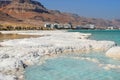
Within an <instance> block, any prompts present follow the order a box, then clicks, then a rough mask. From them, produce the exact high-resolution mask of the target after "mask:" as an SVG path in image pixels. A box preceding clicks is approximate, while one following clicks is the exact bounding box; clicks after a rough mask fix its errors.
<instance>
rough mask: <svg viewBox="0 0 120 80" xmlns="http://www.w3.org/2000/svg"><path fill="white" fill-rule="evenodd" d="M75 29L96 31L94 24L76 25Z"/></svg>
mask: <svg viewBox="0 0 120 80" xmlns="http://www.w3.org/2000/svg"><path fill="white" fill-rule="evenodd" d="M76 29H96V26H95V25H94V24H86V25H78V26H76Z"/></svg>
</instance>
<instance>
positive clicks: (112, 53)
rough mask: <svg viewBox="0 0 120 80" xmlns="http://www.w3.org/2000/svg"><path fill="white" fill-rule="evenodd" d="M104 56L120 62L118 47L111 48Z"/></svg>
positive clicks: (119, 48)
mask: <svg viewBox="0 0 120 80" xmlns="http://www.w3.org/2000/svg"><path fill="white" fill-rule="evenodd" d="M106 56H108V57H110V58H113V59H119V60H120V47H113V48H111V49H109V50H108V51H107V52H106Z"/></svg>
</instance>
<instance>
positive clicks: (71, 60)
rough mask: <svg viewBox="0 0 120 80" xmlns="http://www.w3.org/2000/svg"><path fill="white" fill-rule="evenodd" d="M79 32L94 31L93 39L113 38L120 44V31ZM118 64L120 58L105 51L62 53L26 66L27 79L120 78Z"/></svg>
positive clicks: (84, 79)
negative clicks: (107, 54)
mask: <svg viewBox="0 0 120 80" xmlns="http://www.w3.org/2000/svg"><path fill="white" fill-rule="evenodd" d="M73 32H74V31H73ZM78 32H84V33H85V32H86V33H92V34H93V36H91V39H96V40H113V41H115V42H116V43H117V44H118V45H119V44H120V41H119V38H120V37H119V34H120V32H119V31H78ZM112 32H113V34H112ZM108 38H109V39H108ZM116 39H117V40H116ZM111 66H114V67H111ZM118 66H120V60H114V59H111V58H108V57H106V56H105V53H104V52H98V53H96V52H91V53H89V54H74V53H70V54H62V55H61V56H59V57H57V58H53V59H48V60H46V61H45V63H43V64H42V65H34V66H31V67H28V68H26V71H25V80H120V68H118Z"/></svg>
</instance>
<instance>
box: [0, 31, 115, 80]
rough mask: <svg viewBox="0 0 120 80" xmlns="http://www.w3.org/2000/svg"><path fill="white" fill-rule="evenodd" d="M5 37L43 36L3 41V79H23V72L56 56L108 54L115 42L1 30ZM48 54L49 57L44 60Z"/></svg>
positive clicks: (0, 56)
mask: <svg viewBox="0 0 120 80" xmlns="http://www.w3.org/2000/svg"><path fill="white" fill-rule="evenodd" d="M0 33H2V34H21V35H44V36H42V37H37V38H24V39H14V40H6V41H3V42H0V45H1V47H0V80H24V69H25V68H26V67H28V66H30V65H35V64H40V63H41V60H43V61H44V59H47V58H49V56H50V57H51V56H52V55H54V54H62V53H89V52H91V51H97V52H98V51H108V50H109V49H110V48H112V47H114V46H115V43H114V42H112V41H96V40H90V39H89V37H90V36H91V34H84V33H78V32H73V33H72V32H66V31H7V32H6V31H1V32H0ZM45 55H47V57H45Z"/></svg>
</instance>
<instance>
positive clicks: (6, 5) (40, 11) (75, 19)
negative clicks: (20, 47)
mask: <svg viewBox="0 0 120 80" xmlns="http://www.w3.org/2000/svg"><path fill="white" fill-rule="evenodd" d="M0 21H6V22H9V23H11V22H13V23H20V24H29V25H32V26H40V27H43V24H44V23H46V22H51V23H54V22H56V23H72V24H73V25H84V24H95V25H96V26H97V27H101V28H105V27H108V26H115V27H120V20H111V21H109V20H104V19H96V18H86V17H80V16H79V15H76V14H71V13H63V12H60V11H58V10H49V9H47V8H45V7H44V6H43V5H42V4H41V3H40V2H37V1H34V0H12V1H7V0H6V1H0ZM20 21H21V22H20Z"/></svg>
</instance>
